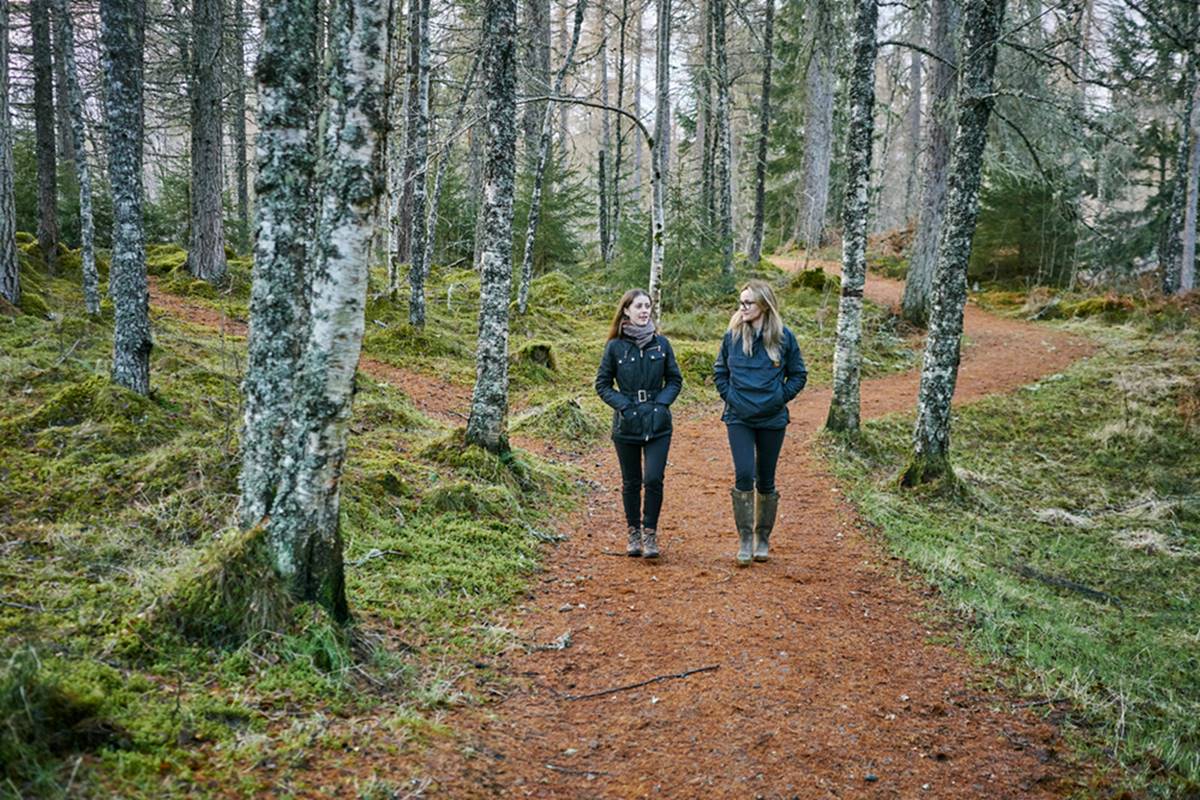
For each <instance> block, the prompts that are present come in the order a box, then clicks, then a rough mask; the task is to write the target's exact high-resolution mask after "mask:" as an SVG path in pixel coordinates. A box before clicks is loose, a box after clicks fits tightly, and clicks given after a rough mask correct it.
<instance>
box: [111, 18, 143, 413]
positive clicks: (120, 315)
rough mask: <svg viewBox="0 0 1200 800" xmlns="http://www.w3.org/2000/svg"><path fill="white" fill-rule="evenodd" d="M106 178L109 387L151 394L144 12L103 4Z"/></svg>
mask: <svg viewBox="0 0 1200 800" xmlns="http://www.w3.org/2000/svg"><path fill="white" fill-rule="evenodd" d="M100 27H101V36H102V38H103V41H104V75H105V78H106V87H105V88H106V90H107V91H106V97H105V110H106V115H105V116H106V119H107V122H108V174H109V183H110V184H111V186H112V203H113V232H112V263H111V266H110V267H109V278H108V282H109V294H110V295H111V296H112V299H113V318H114V324H113V365H112V378H113V381H114V382H115V383H117V384H119V385H121V386H124V387H125V388H127V389H131V390H132V391H135V392H137V393H138V394H143V395H145V394H149V393H150V347H151V340H150V294H149V290H148V288H147V285H146V237H145V232H144V230H143V222H142V143H143V127H144V123H143V110H142V92H143V79H142V71H143V53H144V47H145V33H146V18H145V5H144V4H143V3H142V2H140V0H101V3H100Z"/></svg>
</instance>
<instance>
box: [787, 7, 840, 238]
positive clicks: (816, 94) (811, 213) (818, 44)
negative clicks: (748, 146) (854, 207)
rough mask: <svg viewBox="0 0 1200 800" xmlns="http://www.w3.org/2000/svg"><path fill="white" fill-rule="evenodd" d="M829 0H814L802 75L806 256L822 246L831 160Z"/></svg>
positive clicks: (801, 224) (801, 223)
mask: <svg viewBox="0 0 1200 800" xmlns="http://www.w3.org/2000/svg"><path fill="white" fill-rule="evenodd" d="M829 2H830V0H813V3H812V5H810V6H809V8H810V9H811V11H812V13H811V15H810V16H809V18H808V21H809V24H810V28H811V31H810V34H809V35H810V42H811V45H812V51H811V56H810V59H809V62H808V69H807V70H806V71H805V75H804V85H805V102H804V155H803V158H802V164H801V180H800V197H799V202H798V203H797V208H798V213H797V215H796V237H795V238H796V241H797V242H798V243H800V244H802V245H803V246H804V252H805V257H806V258H807V257H808V256H810V255H811V254H812V253H813V252H814V251H815V250H816V249H817V248H818V247H820V246H821V244H822V243H823V240H824V234H825V213H826V210H827V208H828V206H829V164H830V162H831V161H832V160H833V87H834V72H833V45H832V43H831V41H830V37H829V36H828V31H829V25H830V14H829Z"/></svg>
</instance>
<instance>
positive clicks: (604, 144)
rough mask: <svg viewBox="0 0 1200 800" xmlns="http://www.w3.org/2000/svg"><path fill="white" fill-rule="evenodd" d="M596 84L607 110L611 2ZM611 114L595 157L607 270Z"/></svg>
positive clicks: (604, 6) (603, 115)
mask: <svg viewBox="0 0 1200 800" xmlns="http://www.w3.org/2000/svg"><path fill="white" fill-rule="evenodd" d="M596 81H597V82H598V83H599V85H600V105H602V106H604V108H605V109H607V108H608V1H607V0H600V52H599V54H598V55H597V56H596ZM608 115H609V112H608V111H606V110H601V112H600V151H599V152H598V153H597V154H596V161H597V166H596V169H597V172H598V174H597V181H598V182H599V184H598V185H599V187H600V195H599V203H598V205H599V207H600V231H599V232H600V260H601V261H603V262H604V265H605V266H606V267H607V266H608V264H609V259H610V258H611V257H612V248H611V247H610V246H609V243H610V240H611V239H612V236H613V232H612V231H611V230H610V229H609V227H608V223H609V220H610V219H611V217H610V216H609V201H610V198H609V196H608V150H609V148H610V147H611V146H612V134H611V132H610V130H609V127H610V126H609V120H608Z"/></svg>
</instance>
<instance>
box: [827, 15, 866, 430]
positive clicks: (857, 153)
mask: <svg viewBox="0 0 1200 800" xmlns="http://www.w3.org/2000/svg"><path fill="white" fill-rule="evenodd" d="M878 18H879V6H878V5H877V0H858V2H857V10H856V12H855V20H854V45H853V47H854V62H853V66H852V72H851V74H850V130H849V132H848V134H847V136H846V162H847V163H846V198H845V201H844V202H843V205H842V228H843V230H842V297H841V301H840V302H839V303H838V323H837V342H836V344H835V348H834V353H833V399H832V401H831V402H830V404H829V417H828V418H827V419H826V421H825V427H827V428H829V430H831V431H848V432H856V431H857V430H858V426H859V385H860V381H861V373H862V352H861V350H860V345H861V342H862V306H863V284H864V283H865V282H866V277H867V213H868V206H869V202H870V198H869V196H868V190H869V188H870V179H871V149H872V146H873V142H872V132H873V130H874V127H875V126H874V118H875V51H876V44H875V26H876V22H877V20H878Z"/></svg>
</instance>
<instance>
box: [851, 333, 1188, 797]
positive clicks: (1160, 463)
mask: <svg viewBox="0 0 1200 800" xmlns="http://www.w3.org/2000/svg"><path fill="white" fill-rule="evenodd" d="M1093 330H1094V331H1097V330H1100V329H1098V328H1095V327H1093ZM1105 343H1106V346H1105V347H1104V349H1103V351H1102V352H1101V353H1100V354H1098V355H1097V356H1095V357H1093V358H1091V359H1089V360H1087V361H1085V362H1081V363H1079V364H1077V365H1075V366H1074V367H1072V368H1071V369H1070V370H1069V371H1067V372H1066V373H1064V374H1060V375H1053V376H1050V377H1048V378H1045V379H1043V380H1042V381H1040V382H1039V383H1036V384H1033V385H1031V386H1028V387H1025V388H1024V389H1022V390H1020V391H1018V392H1016V393H1015V394H1014V395H1012V396H1006V397H998V398H991V399H986V400H983V401H980V402H978V403H975V404H972V405H970V406H967V407H965V408H962V409H959V410H958V412H957V413H956V416H955V421H954V448H953V453H952V458H953V463H954V466H955V468H956V472H957V477H958V484H959V485H960V486H961V487H962V491H960V492H958V493H955V494H948V495H938V494H929V493H913V492H909V491H906V490H902V489H899V488H898V487H897V484H896V476H897V474H898V472H899V471H900V469H901V468H902V467H903V465H904V461H905V459H906V458H907V455H908V449H909V437H910V435H911V433H910V432H911V420H910V419H908V418H904V417H899V416H893V417H890V418H887V419H883V420H879V421H872V422H870V423H868V424H867V425H866V426H865V430H864V437H863V439H862V440H861V444H860V445H859V446H858V447H856V448H852V447H850V446H849V445H848V444H847V443H846V442H844V441H840V440H834V439H829V440H827V443H828V445H829V452H830V454H831V456H832V457H833V459H834V461H835V463H836V464H837V466H838V468H839V470H840V472H841V474H842V475H843V476H844V477H845V478H847V479H848V480H849V481H850V482H851V484H852V486H853V497H854V499H855V500H856V502H857V503H858V505H859V507H860V508H861V509H862V510H863V513H864V514H865V515H866V516H867V517H868V518H869V519H871V520H872V521H874V522H875V523H877V524H878V526H879V529H880V531H881V535H882V536H883V538H884V540H885V543H886V544H887V546H888V547H889V548H890V549H892V550H893V551H894V552H896V553H897V554H899V555H901V556H902V557H903V558H905V559H906V560H907V561H908V562H909V563H911V564H913V565H915V566H916V567H917V568H918V569H919V570H920V571H921V572H922V574H923V575H924V576H925V577H926V579H927V580H929V581H930V582H931V583H932V584H933V585H935V586H936V587H937V588H938V589H939V590H940V591H941V593H942V596H943V600H944V602H945V604H946V605H947V606H948V607H949V608H951V609H953V610H955V611H956V612H958V613H959V614H960V615H962V617H963V618H964V619H965V620H967V621H968V622H969V626H968V631H969V637H970V640H971V642H972V643H973V645H974V646H975V647H977V648H979V649H981V650H982V651H983V652H985V653H986V654H988V655H989V656H993V657H1000V658H1003V659H1006V660H1009V661H1010V663H1013V664H1015V665H1017V666H1018V667H1019V668H1020V669H1019V675H1020V676H1021V677H1020V679H1019V680H1018V682H1017V685H1016V686H1015V688H1016V689H1017V690H1018V691H1020V692H1022V693H1025V694H1027V695H1031V696H1034V697H1038V698H1042V697H1048V698H1055V699H1063V700H1067V701H1070V710H1069V712H1068V713H1067V715H1066V718H1065V723H1066V725H1067V727H1068V729H1070V730H1074V731H1075V732H1076V733H1077V734H1078V735H1079V737H1080V738H1081V740H1082V741H1083V742H1084V743H1085V745H1086V746H1089V747H1091V748H1092V749H1093V752H1095V754H1096V755H1097V756H1101V757H1103V756H1107V757H1111V758H1113V759H1115V761H1116V762H1117V763H1119V764H1120V765H1121V766H1122V767H1123V768H1124V772H1123V773H1122V776H1121V778H1120V782H1121V783H1122V785H1123V786H1125V787H1126V788H1128V789H1130V790H1131V791H1135V792H1148V793H1149V794H1150V795H1151V796H1163V797H1166V796H1188V795H1190V794H1193V793H1196V792H1197V791H1198V790H1200V669H1198V668H1200V660H1198V656H1197V654H1198V653H1200V639H1197V633H1196V625H1195V621H1196V619H1200V592H1198V591H1197V587H1198V586H1200V483H1198V476H1200V430H1198V428H1197V426H1196V425H1195V423H1194V420H1190V419H1189V417H1188V415H1187V409H1189V408H1191V405H1190V404H1191V403H1193V402H1194V401H1193V400H1192V397H1193V396H1194V395H1195V394H1196V392H1197V389H1196V388H1195V387H1196V385H1197V383H1196V381H1197V380H1198V379H1200V339H1198V338H1197V336H1196V334H1195V332H1194V331H1193V332H1191V333H1190V334H1188V335H1185V336H1180V337H1175V338H1166V337H1155V338H1146V337H1141V336H1137V335H1131V334H1129V333H1128V332H1124V333H1121V334H1120V335H1116V334H1111V333H1110V334H1109V335H1107V336H1106V337H1105Z"/></svg>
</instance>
